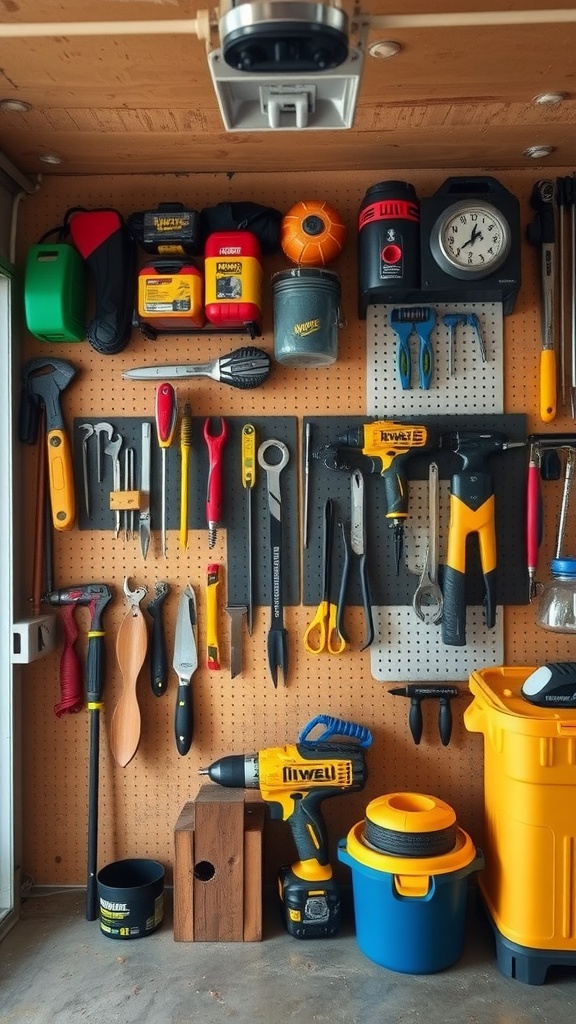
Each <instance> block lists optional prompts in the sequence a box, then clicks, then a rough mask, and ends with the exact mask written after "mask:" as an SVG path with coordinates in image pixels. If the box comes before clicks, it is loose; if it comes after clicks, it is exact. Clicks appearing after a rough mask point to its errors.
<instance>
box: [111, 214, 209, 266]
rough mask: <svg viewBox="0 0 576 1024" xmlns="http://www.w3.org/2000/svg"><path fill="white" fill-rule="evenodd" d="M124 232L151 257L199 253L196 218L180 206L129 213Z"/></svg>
mask: <svg viewBox="0 0 576 1024" xmlns="http://www.w3.org/2000/svg"><path fill="white" fill-rule="evenodd" d="M127 224H128V230H129V231H130V233H131V235H132V237H133V238H134V239H135V240H136V242H137V243H138V245H139V246H140V247H141V248H142V249H144V252H147V253H150V254H151V255H152V256H197V255H199V254H200V252H201V250H202V242H201V238H200V214H199V213H198V211H197V210H187V209H186V207H185V206H184V205H183V203H160V204H159V205H158V208H157V209H156V210H145V211H143V212H139V213H132V214H130V216H129V217H128V220H127Z"/></svg>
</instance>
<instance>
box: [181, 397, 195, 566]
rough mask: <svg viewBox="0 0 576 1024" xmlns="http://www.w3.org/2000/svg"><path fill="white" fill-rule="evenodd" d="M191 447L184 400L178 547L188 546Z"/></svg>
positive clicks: (190, 433) (189, 425)
mask: <svg viewBox="0 0 576 1024" xmlns="http://www.w3.org/2000/svg"><path fill="white" fill-rule="evenodd" d="M191 447H192V411H191V409H190V403H189V402H186V405H185V406H184V410H183V412H182V419H181V421H180V459H181V461H180V547H181V548H187V547H188V475H189V472H190V449H191Z"/></svg>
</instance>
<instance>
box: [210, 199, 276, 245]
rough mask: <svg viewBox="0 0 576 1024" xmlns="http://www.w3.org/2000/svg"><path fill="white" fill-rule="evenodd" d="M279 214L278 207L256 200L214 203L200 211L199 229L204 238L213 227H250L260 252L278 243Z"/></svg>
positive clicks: (222, 229) (238, 228) (222, 228)
mask: <svg viewBox="0 0 576 1024" xmlns="http://www.w3.org/2000/svg"><path fill="white" fill-rule="evenodd" d="M282 217H283V214H282V213H281V212H280V210H275V209H274V208H273V207H272V206H262V205H261V204H260V203H218V205H217V206H207V207H205V208H204V209H203V210H202V211H201V213H200V229H201V234H202V238H203V241H204V242H206V239H207V238H208V236H209V235H211V234H213V233H214V232H215V231H251V232H252V234H253V235H256V237H257V239H258V241H259V242H260V245H261V248H262V252H263V253H266V254H270V253H273V252H276V251H277V250H278V249H279V247H280V227H281V224H282Z"/></svg>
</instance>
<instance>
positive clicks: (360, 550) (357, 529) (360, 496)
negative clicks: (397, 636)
mask: <svg viewBox="0 0 576 1024" xmlns="http://www.w3.org/2000/svg"><path fill="white" fill-rule="evenodd" d="M364 497H365V485H364V477H363V475H362V473H361V471H360V470H359V469H355V470H354V471H353V472H352V474H351V477H350V527H349V528H350V535H349V536H348V534H347V530H346V526H345V524H344V523H343V522H339V524H338V525H339V526H340V529H341V531H342V539H343V541H344V568H343V570H342V577H341V580H340V594H339V597H338V618H337V628H338V633H339V634H340V635H341V636H344V639H345V641H347V637H346V634H345V633H344V628H343V623H342V618H343V615H344V606H345V603H346V591H347V588H348V578H349V575H350V563H351V561H352V556H354V557H355V558H357V559H358V575H359V579H360V589H361V592H362V604H363V606H364V619H365V623H366V637H365V640H364V643H363V644H362V647H361V648H360V650H361V651H365V650H366V648H367V647H370V646H371V644H372V643H373V641H374V620H373V618H372V599H371V597H370V581H369V579H368V567H367V564H366V556H367V551H366V509H365V501H364Z"/></svg>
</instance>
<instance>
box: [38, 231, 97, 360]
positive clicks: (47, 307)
mask: <svg viewBox="0 0 576 1024" xmlns="http://www.w3.org/2000/svg"><path fill="white" fill-rule="evenodd" d="M24 309H25V314H26V326H27V328H28V330H29V331H30V333H31V334H33V335H34V337H35V338H38V339H39V341H47V342H55V341H83V340H84V338H85V337H86V319H87V318H86V275H85V271H84V263H83V260H82V257H81V256H80V254H79V252H77V250H76V249H75V248H74V246H72V245H69V244H68V243H66V242H62V243H58V244H49V243H44V244H42V243H40V244H39V245H33V246H31V247H30V249H29V250H28V253H27V256H26V269H25V273H24Z"/></svg>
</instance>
